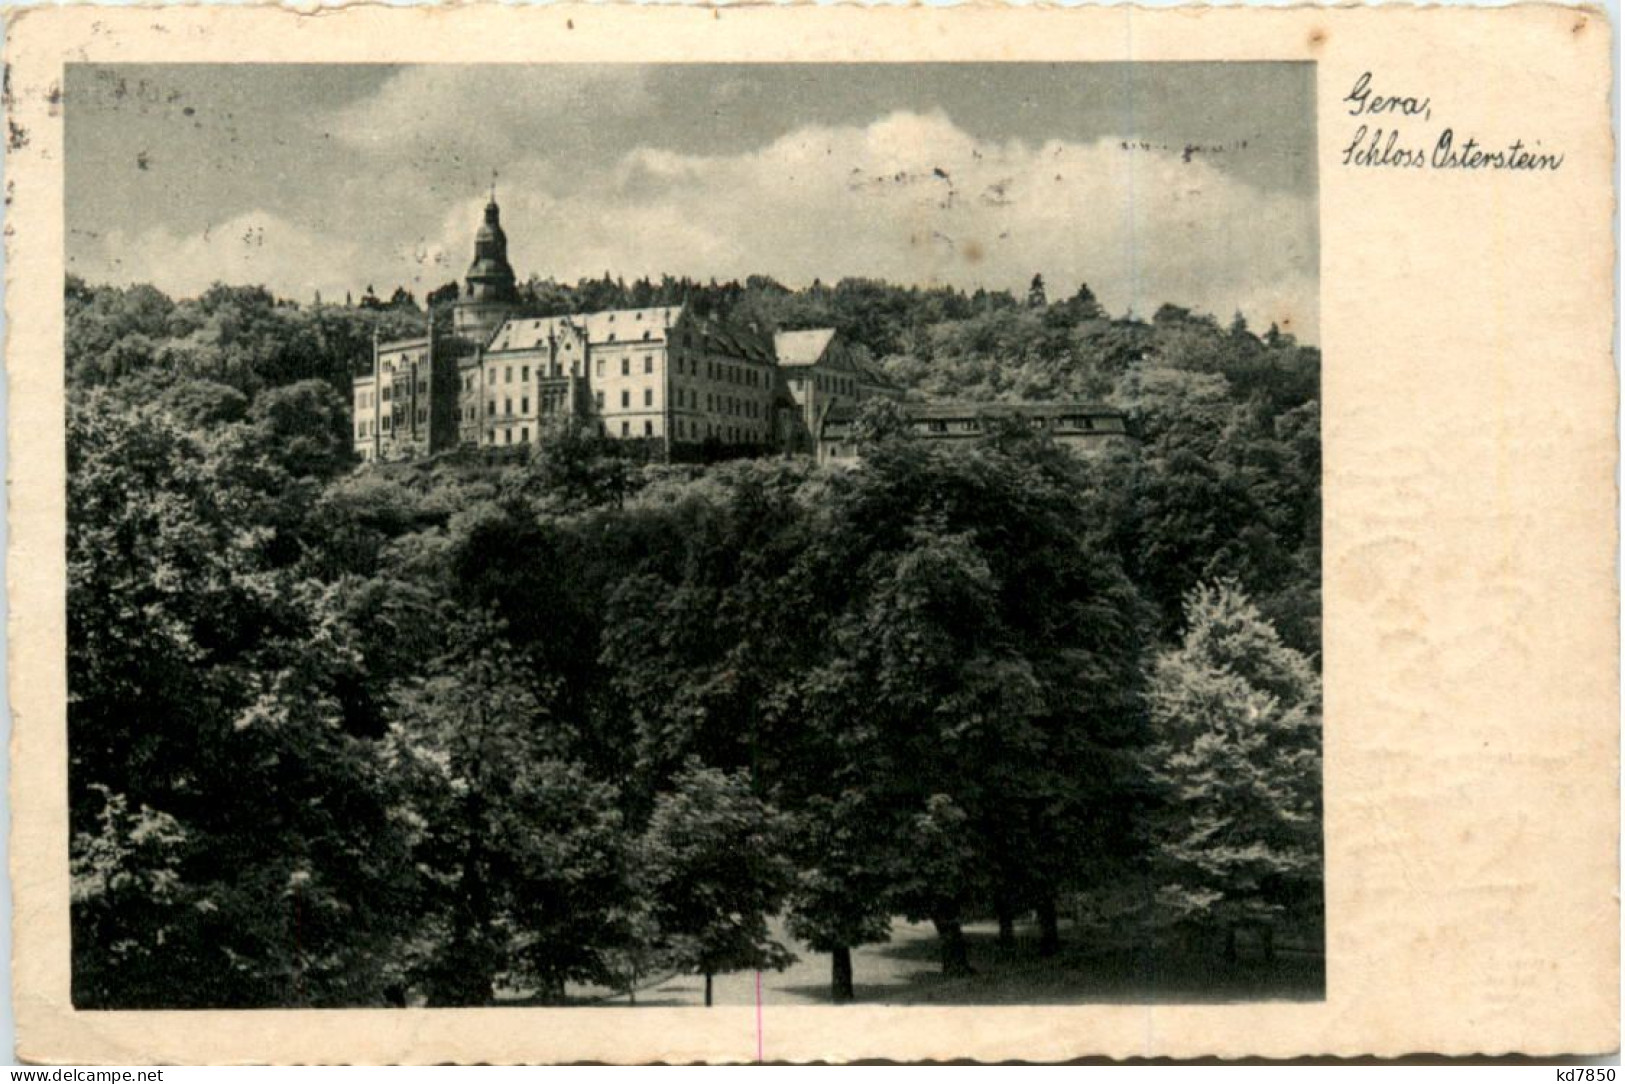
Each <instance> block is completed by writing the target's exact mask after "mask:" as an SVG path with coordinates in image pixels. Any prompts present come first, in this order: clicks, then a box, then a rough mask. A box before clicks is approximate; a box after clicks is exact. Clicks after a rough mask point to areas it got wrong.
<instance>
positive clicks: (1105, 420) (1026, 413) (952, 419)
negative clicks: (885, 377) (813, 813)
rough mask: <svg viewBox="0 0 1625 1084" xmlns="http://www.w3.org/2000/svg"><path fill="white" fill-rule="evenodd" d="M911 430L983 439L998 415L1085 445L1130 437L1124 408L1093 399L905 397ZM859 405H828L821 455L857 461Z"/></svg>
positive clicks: (930, 436)
mask: <svg viewBox="0 0 1625 1084" xmlns="http://www.w3.org/2000/svg"><path fill="white" fill-rule="evenodd" d="M900 406H901V408H902V413H903V417H904V419H905V420H906V422H907V424H908V430H909V432H910V433H911V434H913V435H914V436H916V437H919V438H923V439H926V440H932V441H948V442H963V441H973V440H977V439H980V438H981V437H983V436H984V435H986V433H987V432H988V430H989V428H990V427H991V425H992V423H994V422H995V421H996V420H1009V419H1014V420H1018V421H1021V422H1024V423H1025V424H1026V425H1028V426H1029V427H1030V428H1032V429H1033V430H1034V431H1035V432H1042V433H1045V434H1047V435H1048V436H1050V437H1051V438H1053V439H1054V440H1055V442H1056V443H1057V444H1061V445H1064V446H1066V447H1069V448H1075V449H1078V450H1080V451H1091V450H1096V449H1100V448H1104V447H1107V446H1109V445H1110V444H1111V443H1113V442H1114V441H1121V440H1126V439H1128V436H1129V432H1128V424H1127V419H1126V418H1124V416H1123V414H1122V412H1121V411H1117V410H1113V409H1112V408H1111V407H1105V406H1099V405H1097V404H1091V403H963V402H938V403H903V404H900ZM857 420H858V409H857V408H856V407H851V406H841V407H835V408H831V409H830V410H828V411H826V412H825V414H824V416H823V420H822V422H821V423H820V425H819V428H818V461H819V462H820V463H842V462H853V461H855V460H856V459H857V458H858V457H859V455H860V454H861V450H862V442H861V440H859V437H858V433H857V428H856V423H857Z"/></svg>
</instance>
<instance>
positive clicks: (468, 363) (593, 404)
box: [460, 305, 776, 456]
mask: <svg viewBox="0 0 1625 1084" xmlns="http://www.w3.org/2000/svg"><path fill="white" fill-rule="evenodd" d="M775 376H776V367H775V365H774V363H773V349H772V343H771V341H770V340H768V339H767V338H766V337H765V336H763V335H759V334H757V333H755V332H753V331H749V330H747V329H735V328H729V327H726V326H723V325H720V324H717V323H713V322H711V321H708V320H703V319H700V318H698V317H696V316H694V315H693V314H692V313H691V312H690V311H689V310H688V309H687V307H685V306H682V305H668V306H661V307H657V308H646V309H618V310H615V311H611V312H595V313H585V314H580V315H572V316H548V317H510V318H509V319H507V320H505V321H503V323H502V324H501V326H500V327H498V329H497V330H496V332H495V334H493V335H492V337H491V339H490V341H489V343H488V344H487V345H486V346H485V347H484V348H483V349H482V350H479V351H477V352H476V354H475V355H474V356H472V357H470V358H467V359H465V361H464V363H463V368H462V371H461V393H462V398H461V404H460V422H461V425H462V439H463V441H464V442H465V443H470V444H479V445H486V446H492V445H494V446H502V447H506V446H510V445H515V444H528V443H531V442H532V441H534V440H537V439H540V436H541V434H543V433H544V432H546V431H548V429H549V428H550V427H553V426H556V425H559V424H563V423H572V424H583V423H584V424H586V425H588V426H591V427H596V428H597V429H598V431H599V432H600V433H602V434H603V435H605V436H608V437H615V438H625V439H633V440H647V441H653V442H656V443H658V444H659V446H660V447H661V449H662V450H663V452H664V453H665V454H667V455H679V456H680V455H682V454H684V452H685V451H686V450H688V449H689V447H690V446H692V448H698V447H700V446H704V445H711V446H722V447H724V448H739V449H748V448H766V447H770V446H772V445H773V443H774V417H773V415H774V411H773V408H774V391H775Z"/></svg>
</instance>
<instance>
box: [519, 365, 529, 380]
mask: <svg viewBox="0 0 1625 1084" xmlns="http://www.w3.org/2000/svg"><path fill="white" fill-rule="evenodd" d="M519 379H520V380H529V379H530V366H529V365H522V366H520V368H519Z"/></svg>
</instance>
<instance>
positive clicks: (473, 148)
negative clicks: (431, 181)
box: [320, 64, 648, 170]
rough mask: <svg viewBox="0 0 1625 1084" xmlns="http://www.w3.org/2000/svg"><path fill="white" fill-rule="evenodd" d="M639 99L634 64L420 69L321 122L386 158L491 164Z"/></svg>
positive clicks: (639, 72) (643, 87) (644, 92)
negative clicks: (422, 157) (585, 119)
mask: <svg viewBox="0 0 1625 1084" xmlns="http://www.w3.org/2000/svg"><path fill="white" fill-rule="evenodd" d="M647 102H648V89H647V78H646V75H645V72H644V70H643V69H641V68H639V67H637V66H635V65H613V64H611V65H604V64H593V65H585V64H582V65H577V64H535V65H525V66H522V67H521V66H510V65H498V64H493V65H479V66H464V65H433V64H431V65H423V66H419V67H412V68H405V69H402V70H401V71H399V72H397V73H395V74H394V75H393V76H391V77H390V79H389V80H388V81H387V82H385V83H384V84H383V86H381V87H380V88H379V89H378V91H377V92H376V93H374V94H372V95H370V96H369V97H367V98H364V99H361V100H359V101H356V102H352V103H350V104H348V105H346V106H343V107H341V108H339V109H337V110H334V111H332V112H331V113H329V114H327V115H326V116H324V117H322V118H321V119H320V125H321V127H322V128H323V129H324V130H326V131H328V132H330V133H331V134H332V136H333V137H334V138H335V139H337V140H339V141H340V142H341V143H343V144H345V145H347V146H349V147H351V148H353V149H356V150H360V151H363V152H365V153H368V154H370V155H374V156H380V157H385V158H400V157H413V156H419V155H422V154H426V153H427V154H434V155H437V156H439V157H440V158H441V160H442V161H443V162H445V161H448V160H464V161H466V162H468V164H469V165H470V166H471V167H472V168H483V169H486V170H489V169H491V168H500V166H501V164H502V163H504V162H505V161H507V160H508V159H510V158H511V157H512V156H513V152H514V148H515V147H516V146H517V147H534V146H537V145H546V144H548V143H551V142H553V141H555V140H557V139H558V138H560V135H561V130H562V129H568V128H569V127H570V126H571V125H572V124H573V123H574V121H575V120H576V119H578V118H579V117H580V116H582V115H588V114H590V115H593V116H595V117H598V118H601V119H609V118H613V117H615V116H616V115H617V114H626V113H633V112H637V111H638V110H640V109H641V108H642V107H643V106H644V105H645V104H646V103H647Z"/></svg>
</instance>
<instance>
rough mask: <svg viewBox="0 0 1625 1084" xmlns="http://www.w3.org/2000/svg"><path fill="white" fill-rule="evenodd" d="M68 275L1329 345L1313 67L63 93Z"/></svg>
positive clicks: (84, 88)
mask: <svg viewBox="0 0 1625 1084" xmlns="http://www.w3.org/2000/svg"><path fill="white" fill-rule="evenodd" d="M65 115H66V125H67V133H66V134H67V225H68V253H67V256H68V267H69V270H70V271H73V272H75V273H77V274H79V275H82V276H83V277H85V278H87V279H89V280H91V281H95V282H116V283H125V282H153V283H155V284H157V285H158V286H160V287H161V288H163V289H164V290H166V291H169V292H171V293H174V294H177V295H188V294H193V293H196V292H197V291H199V290H200V289H202V288H204V287H206V286H207V285H208V284H209V283H211V282H213V281H215V280H221V281H225V282H231V283H263V284H265V285H267V286H269V287H271V288H272V289H273V290H274V291H275V292H277V293H278V294H281V295H285V296H289V297H293V298H295V299H298V300H308V299H310V298H311V296H312V295H313V294H314V292H316V291H321V293H322V294H323V295H324V297H327V298H329V299H331V298H336V297H342V296H343V295H344V293H345V292H346V291H347V290H349V291H354V292H355V293H357V294H359V293H360V292H361V291H362V290H363V289H365V287H366V286H367V285H369V284H371V285H373V286H375V287H376V288H377V290H378V292H379V293H383V294H387V293H388V292H390V291H391V290H393V289H394V287H395V286H396V285H405V286H407V287H408V288H409V289H411V290H413V291H414V292H416V293H418V294H419V295H420V296H421V295H422V293H423V292H424V291H425V290H428V289H432V288H434V287H436V286H439V285H441V284H442V283H445V282H448V281H451V280H452V279H455V278H458V277H460V276H461V274H462V272H463V271H464V269H465V268H466V267H467V264H468V261H469V259H470V258H471V256H472V245H473V230H474V227H475V226H476V225H477V223H478V221H479V214H480V207H481V206H482V205H483V203H484V201H485V198H486V194H487V189H488V186H489V185H490V183H491V179H492V175H493V173H495V174H496V185H497V198H498V202H499V203H501V205H502V214H503V223H504V225H505V227H506V228H507V231H508V237H509V244H510V256H511V257H512V260H513V263H514V266H515V269H516V270H517V271H518V272H519V274H520V276H521V277H527V276H529V275H531V274H537V275H541V276H544V277H547V276H552V277H555V278H559V279H563V280H574V279H576V278H579V277H581V276H584V275H601V274H603V273H604V272H605V271H608V272H610V273H611V274H613V275H617V276H625V277H626V278H628V279H630V278H634V277H636V276H639V275H645V274H647V275H651V276H658V275H659V274H661V273H664V272H669V273H672V274H677V275H683V274H686V275H691V276H695V277H699V278H711V277H716V278H720V279H728V278H743V277H744V276H746V275H748V274H753V273H761V274H768V275H772V276H774V277H776V278H778V279H780V280H781V281H783V282H786V283H790V284H794V285H800V284H805V283H808V282H810V281H812V280H813V279H814V278H822V279H823V280H824V281H825V282H833V281H835V280H836V279H839V278H841V277H843V276H847V275H866V276H876V277H882V278H886V279H890V280H892V281H895V282H908V283H919V284H927V283H934V282H945V283H951V284H954V285H959V286H964V287H967V288H973V287H976V286H986V287H989V288H1009V289H1014V290H1020V291H1024V290H1025V289H1026V285H1027V282H1028V281H1029V280H1030V279H1031V278H1032V276H1033V274H1034V272H1041V273H1042V274H1043V275H1044V279H1045V281H1046V282H1047V283H1048V284H1049V288H1050V293H1051V296H1059V295H1062V294H1067V293H1070V292H1071V291H1072V290H1073V289H1075V288H1076V287H1077V285H1078V283H1079V282H1087V283H1088V284H1089V285H1090V287H1091V288H1092V289H1093V290H1094V291H1095V293H1096V294H1097V295H1098V296H1099V297H1100V298H1101V300H1102V301H1103V302H1104V303H1105V304H1106V305H1107V306H1108V308H1110V309H1112V310H1114V311H1123V310H1126V309H1128V308H1130V307H1131V306H1132V307H1133V309H1134V310H1135V311H1137V312H1140V313H1142V314H1148V313H1149V312H1151V311H1152V310H1154V309H1155V307H1156V306H1157V305H1158V304H1160V303H1162V302H1163V301H1173V302H1175V303H1177V304H1182V305H1186V306H1190V307H1194V308H1197V309H1201V310H1204V311H1208V312H1212V313H1215V314H1217V315H1219V316H1221V317H1223V318H1226V319H1228V317H1229V315H1230V314H1231V313H1232V312H1234V311H1236V310H1238V309H1239V310H1241V311H1242V312H1244V313H1245V314H1246V315H1247V316H1248V318H1249V319H1250V320H1251V321H1252V322H1253V323H1254V324H1255V325H1258V326H1263V325H1266V324H1267V323H1269V322H1270V321H1272V320H1275V321H1282V322H1284V323H1286V326H1290V328H1291V330H1293V331H1295V332H1296V333H1297V334H1299V335H1300V336H1301V337H1303V338H1306V339H1309V340H1314V339H1315V337H1316V334H1317V330H1318V304H1317V302H1318V293H1319V287H1318V264H1319V238H1318V208H1317V200H1316V193H1317V182H1316V175H1315V161H1314V151H1315V133H1314V71H1313V67H1312V66H1311V65H1303V64H1064V65H1053V64H974V65H960V64H943V65H855V64H854V65H834V64H831V65H777V64H775V65H765V64H764V65H670V66H657V67H633V66H627V65H594V66H586V65H570V64H549V65H527V66H424V67H394V66H381V65H342V66H341V65H239V64H233V65H142V66H136V65H116V66H105V65H70V66H69V69H68V78H67V84H66V87H65Z"/></svg>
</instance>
